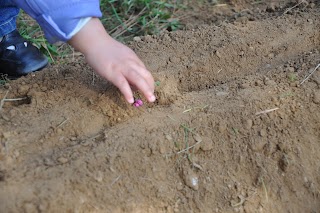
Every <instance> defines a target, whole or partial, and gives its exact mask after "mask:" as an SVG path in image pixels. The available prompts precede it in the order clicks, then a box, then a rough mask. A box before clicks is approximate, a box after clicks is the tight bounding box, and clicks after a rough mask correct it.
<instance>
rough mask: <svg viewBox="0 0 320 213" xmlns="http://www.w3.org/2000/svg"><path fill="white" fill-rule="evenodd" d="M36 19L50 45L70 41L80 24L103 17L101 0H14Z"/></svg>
mask: <svg viewBox="0 0 320 213" xmlns="http://www.w3.org/2000/svg"><path fill="white" fill-rule="evenodd" d="M13 1H14V2H15V3H16V4H17V6H18V7H20V8H21V9H23V10H24V11H25V12H26V13H28V14H29V15H30V16H31V17H32V18H34V19H35V20H36V21H37V22H38V23H39V25H40V26H41V28H42V29H43V31H44V33H45V36H46V38H47V39H48V41H49V42H50V43H55V42H57V41H68V40H69V39H70V38H71V37H72V36H73V32H74V30H75V29H76V28H77V27H78V24H79V23H80V22H83V20H84V19H85V18H88V17H101V16H102V14H101V11H100V2H99V0H13Z"/></svg>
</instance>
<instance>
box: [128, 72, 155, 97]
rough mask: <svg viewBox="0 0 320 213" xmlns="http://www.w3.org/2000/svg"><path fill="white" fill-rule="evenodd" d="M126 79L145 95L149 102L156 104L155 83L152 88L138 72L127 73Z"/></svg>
mask: <svg viewBox="0 0 320 213" xmlns="http://www.w3.org/2000/svg"><path fill="white" fill-rule="evenodd" d="M126 78H127V79H128V81H129V82H130V83H131V84H133V85H134V86H135V87H137V88H138V90H140V91H141V92H142V93H143V95H144V96H145V97H146V99H147V100H148V101H149V102H154V101H155V100H156V98H155V96H154V89H153V83H152V84H151V85H152V86H150V84H149V83H148V82H147V81H146V79H145V78H144V77H142V76H141V74H139V73H137V72H136V71H131V72H128V73H127V76H126Z"/></svg>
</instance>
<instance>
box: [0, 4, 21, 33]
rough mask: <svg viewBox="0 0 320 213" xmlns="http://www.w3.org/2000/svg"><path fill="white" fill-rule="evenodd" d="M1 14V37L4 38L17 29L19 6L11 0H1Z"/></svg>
mask: <svg viewBox="0 0 320 213" xmlns="http://www.w3.org/2000/svg"><path fill="white" fill-rule="evenodd" d="M0 14H1V16H0V37H1V38H2V37H3V36H4V35H7V34H8V33H11V32H12V31H14V30H15V29H16V17H17V15H18V14H19V8H17V7H16V6H15V5H13V4H12V2H11V1H9V0H1V1H0Z"/></svg>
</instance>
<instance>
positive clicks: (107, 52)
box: [69, 18, 156, 103]
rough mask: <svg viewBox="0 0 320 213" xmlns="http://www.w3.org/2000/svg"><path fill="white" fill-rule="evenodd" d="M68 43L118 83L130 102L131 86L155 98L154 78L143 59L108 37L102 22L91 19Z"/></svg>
mask: <svg viewBox="0 0 320 213" xmlns="http://www.w3.org/2000/svg"><path fill="white" fill-rule="evenodd" d="M69 43H70V44H71V45H72V46H73V47H74V48H76V49H77V50H79V51H80V52H82V53H83V54H84V55H85V57H86V60H87V62H88V63H89V65H90V66H91V67H92V68H93V69H94V70H95V71H96V72H97V73H98V74H99V75H101V76H102V77H104V78H106V79H107V80H109V81H110V82H112V83H113V84H114V85H115V86H117V87H118V88H119V89H120V91H121V93H122V94H123V95H124V97H125V99H126V100H127V101H128V102H129V103H133V102H134V98H133V94H132V90H131V87H130V86H133V87H136V88H137V89H138V90H140V91H141V92H142V93H143V94H144V96H145V97H146V98H147V100H148V101H149V102H154V101H155V99H156V98H155V96H154V80H153V77H152V75H151V74H150V72H149V71H148V70H147V69H146V67H145V66H144V64H143V62H142V61H141V60H140V59H139V58H138V57H137V55H136V54H135V53H134V52H133V51H132V50H131V49H130V48H128V47H127V46H125V45H123V44H121V43H120V42H117V41H116V40H114V39H113V38H111V37H110V36H109V35H108V34H107V32H106V31H105V29H104V27H103V26H102V24H101V22H100V21H99V19H97V18H92V19H91V20H90V21H89V22H88V23H87V24H86V25H85V26H84V27H83V28H82V29H81V30H80V31H79V32H78V33H77V34H76V35H75V36H73V37H72V39H71V40H70V41H69Z"/></svg>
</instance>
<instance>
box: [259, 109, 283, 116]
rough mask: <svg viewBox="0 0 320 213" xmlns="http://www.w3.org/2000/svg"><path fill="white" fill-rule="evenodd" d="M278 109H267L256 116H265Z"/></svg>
mask: <svg viewBox="0 0 320 213" xmlns="http://www.w3.org/2000/svg"><path fill="white" fill-rule="evenodd" d="M278 109H279V108H278V107H276V108H273V109H267V110H264V111H261V112H257V113H256V115H261V114H267V113H269V112H273V111H276V110H278Z"/></svg>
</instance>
